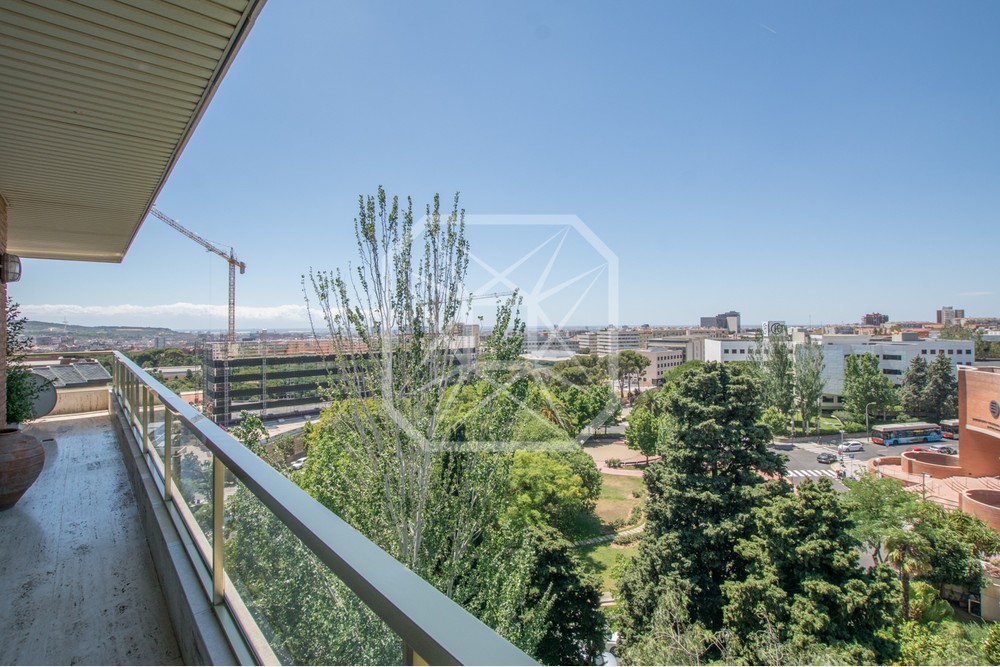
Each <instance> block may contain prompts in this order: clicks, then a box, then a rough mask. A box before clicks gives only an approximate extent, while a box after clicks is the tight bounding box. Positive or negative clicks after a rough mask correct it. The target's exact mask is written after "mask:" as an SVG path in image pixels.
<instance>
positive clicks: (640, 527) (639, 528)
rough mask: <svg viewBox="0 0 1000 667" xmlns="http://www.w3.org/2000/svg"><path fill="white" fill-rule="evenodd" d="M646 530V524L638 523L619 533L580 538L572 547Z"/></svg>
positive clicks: (636, 533)
mask: <svg viewBox="0 0 1000 667" xmlns="http://www.w3.org/2000/svg"><path fill="white" fill-rule="evenodd" d="M644 530H646V524H645V523H640V524H639V525H638V526H636V527H634V528H629V529H628V530H623V531H621V532H619V533H609V534H607V535H598V536H597V537H590V538H587V539H586V540H580V541H579V542H574V543H573V546H574V547H586V546H590V545H591V544H600V543H601V542H611V541H612V540H614V539H615V538H616V537H618V536H619V535H638V534H639V533H641V532H642V531H644Z"/></svg>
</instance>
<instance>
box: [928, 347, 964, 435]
mask: <svg viewBox="0 0 1000 667" xmlns="http://www.w3.org/2000/svg"><path fill="white" fill-rule="evenodd" d="M922 397H923V401H924V405H926V413H925V414H926V415H927V419H928V420H929V421H932V422H934V423H937V422H940V421H941V420H942V419H954V418H955V417H956V416H958V380H956V379H955V372H954V370H953V369H952V366H951V359H950V358H949V357H946V356H945V355H943V354H939V355H938V356H937V357H935V358H934V361H932V362H931V364H930V366H929V367H928V368H927V387H926V388H925V389H924V391H923V394H922Z"/></svg>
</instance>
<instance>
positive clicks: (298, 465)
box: [292, 456, 306, 470]
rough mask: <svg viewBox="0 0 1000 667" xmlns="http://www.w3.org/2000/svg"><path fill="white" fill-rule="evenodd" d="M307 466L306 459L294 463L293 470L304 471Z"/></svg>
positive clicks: (296, 460)
mask: <svg viewBox="0 0 1000 667" xmlns="http://www.w3.org/2000/svg"><path fill="white" fill-rule="evenodd" d="M305 465H306V457H305V456H303V457H302V458H301V459H295V460H294V461H292V470H302V469H303V468H304V467H305Z"/></svg>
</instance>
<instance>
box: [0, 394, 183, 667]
mask: <svg viewBox="0 0 1000 667" xmlns="http://www.w3.org/2000/svg"><path fill="white" fill-rule="evenodd" d="M26 432H28V433H30V434H32V435H34V436H35V437H36V438H38V439H39V440H42V443H43V446H44V447H45V468H44V469H43V470H42V473H41V475H40V476H39V478H38V480H37V481H36V482H35V484H34V485H33V486H32V487H31V488H30V489H28V491H27V493H25V495H24V496H23V497H22V498H21V500H20V501H18V503H17V505H15V506H14V507H13V508H11V509H9V510H6V511H4V512H0V628H3V631H2V634H0V637H2V641H0V664H3V665H38V664H43V665H77V664H87V665H177V664H182V659H181V655H180V651H179V650H178V648H177V642H176V640H175V638H174V630H173V627H172V625H171V623H170V619H169V617H168V616H167V610H166V606H165V604H164V601H163V595H162V593H161V591H160V584H159V582H158V580H157V578H156V574H155V571H154V569H153V563H152V559H151V557H150V554H149V547H148V546H147V543H146V539H145V536H144V535H143V532H142V528H141V526H140V523H139V514H138V510H137V508H136V503H135V499H134V497H133V495H132V489H131V487H130V486H129V483H128V479H127V477H126V473H125V466H124V464H123V463H122V460H121V455H120V453H119V450H118V444H117V441H116V435H115V432H114V429H113V427H112V425H111V422H110V420H109V418H108V416H107V414H95V415H89V416H75V415H74V416H71V417H70V418H66V417H52V418H48V419H44V420H39V421H38V422H36V423H34V424H31V425H29V426H27V427H26Z"/></svg>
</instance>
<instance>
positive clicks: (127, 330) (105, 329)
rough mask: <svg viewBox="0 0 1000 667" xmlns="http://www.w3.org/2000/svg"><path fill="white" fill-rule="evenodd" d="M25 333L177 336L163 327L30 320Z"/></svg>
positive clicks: (46, 334)
mask: <svg viewBox="0 0 1000 667" xmlns="http://www.w3.org/2000/svg"><path fill="white" fill-rule="evenodd" d="M24 333H25V334H27V335H29V336H79V337H87V338H118V339H120V338H152V337H154V336H177V335H178V334H177V332H176V331H174V330H173V329H166V328H163V327H118V326H101V327H85V326H81V325H79V324H58V323H56V322H39V321H37V320H28V321H27V322H26V323H25V325H24Z"/></svg>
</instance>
